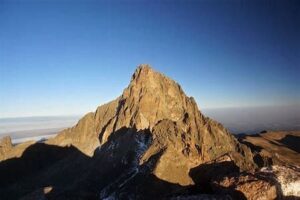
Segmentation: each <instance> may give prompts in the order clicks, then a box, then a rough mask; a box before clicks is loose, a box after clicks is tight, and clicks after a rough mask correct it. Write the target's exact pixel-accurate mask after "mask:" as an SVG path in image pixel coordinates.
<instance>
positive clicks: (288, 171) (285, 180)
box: [261, 165, 300, 197]
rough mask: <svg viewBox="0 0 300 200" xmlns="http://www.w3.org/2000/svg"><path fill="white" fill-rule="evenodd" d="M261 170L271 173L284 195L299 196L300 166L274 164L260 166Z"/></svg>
mask: <svg viewBox="0 0 300 200" xmlns="http://www.w3.org/2000/svg"><path fill="white" fill-rule="evenodd" d="M261 171H262V172H266V173H271V174H273V175H274V176H275V178H276V180H277V182H278V183H279V184H280V188H281V190H282V194H283V195H284V196H296V197H300V168H299V167H287V166H278V165H274V166H272V167H271V168H266V167H264V168H262V169H261Z"/></svg>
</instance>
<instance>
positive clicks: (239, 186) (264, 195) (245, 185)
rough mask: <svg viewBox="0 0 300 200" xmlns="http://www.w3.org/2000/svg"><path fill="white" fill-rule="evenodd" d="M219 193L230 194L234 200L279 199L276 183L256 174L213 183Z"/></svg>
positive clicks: (237, 176)
mask: <svg viewBox="0 0 300 200" xmlns="http://www.w3.org/2000/svg"><path fill="white" fill-rule="evenodd" d="M212 185H213V188H214V190H215V191H216V192H217V193H220V194H229V195H231V196H232V197H233V198H234V199H248V200H272V199H276V198H277V193H278V191H277V188H276V185H275V183H274V182H272V181H271V180H267V179H265V178H263V177H260V176H258V175H255V174H250V173H244V174H232V175H230V176H226V177H222V178H221V179H219V180H215V181H213V182H212Z"/></svg>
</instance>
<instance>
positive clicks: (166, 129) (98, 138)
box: [47, 65, 254, 185]
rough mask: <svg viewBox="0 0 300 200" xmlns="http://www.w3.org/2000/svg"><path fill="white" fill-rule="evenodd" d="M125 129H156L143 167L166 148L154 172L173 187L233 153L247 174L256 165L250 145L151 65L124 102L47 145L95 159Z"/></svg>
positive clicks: (123, 97)
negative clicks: (98, 150)
mask: <svg viewBox="0 0 300 200" xmlns="http://www.w3.org/2000/svg"><path fill="white" fill-rule="evenodd" d="M121 127H127V128H136V129H137V131H139V130H144V129H149V130H150V132H151V134H152V135H153V143H152V144H151V145H150V147H149V149H148V150H147V151H146V153H145V155H144V156H143V158H142V159H141V164H142V163H143V162H146V161H147V160H148V158H149V157H151V156H153V155H155V154H157V152H160V151H161V150H164V153H163V155H162V156H161V158H160V160H159V162H158V165H157V166H156V167H155V170H154V172H153V173H154V174H155V175H156V176H157V177H158V178H161V179H162V180H166V181H169V182H172V183H178V184H181V185H189V184H193V181H192V180H191V178H190V177H189V175H188V172H189V170H190V169H191V168H193V167H195V166H197V165H199V164H201V163H204V162H207V161H210V160H213V159H216V158H218V157H219V156H222V155H223V154H229V155H230V156H231V157H232V159H233V160H234V161H235V163H236V164H237V165H238V166H239V167H240V168H241V169H242V170H245V169H249V168H252V167H253V166H254V164H253V162H252V154H251V152H250V151H249V149H248V148H247V147H246V146H244V145H241V144H240V143H239V142H237V140H236V139H235V138H234V137H233V136H232V135H231V134H230V133H228V131H227V130H226V129H225V128H224V127H223V126H222V125H221V124H219V123H217V122H215V121H213V120H211V119H209V118H207V117H205V116H204V115H202V114H201V112H200V111H199V109H198V107H197V104H196V102H195V101H194V99H193V98H192V97H187V96H186V95H185V93H184V92H183V90H182V89H181V87H180V86H179V84H177V83H176V82H175V81H173V80H171V79H170V78H168V77H166V76H164V75H162V74H160V73H158V72H156V71H154V70H153V69H152V68H151V67H150V66H149V65H141V66H139V67H138V68H137V69H136V71H135V72H134V74H133V76H132V78H131V81H130V84H129V86H128V87H127V88H126V89H125V90H124V92H123V94H122V95H121V96H120V97H119V98H117V99H116V100H114V101H112V102H110V103H108V104H105V105H103V106H100V107H99V108H98V109H97V111H96V112H95V113H89V114H87V115H86V116H84V117H83V118H82V119H81V120H80V121H79V122H78V124H77V125H76V126H75V127H73V128H70V129H67V130H64V131H62V132H61V133H60V134H58V135H57V137H56V138H54V139H53V140H49V141H47V143H48V144H57V145H63V146H65V145H70V144H72V145H73V146H75V147H77V148H78V149H80V150H81V151H83V152H84V153H85V154H87V155H92V154H93V152H94V150H95V149H96V148H97V147H98V146H101V145H103V144H105V143H106V142H107V140H108V138H109V137H110V136H111V134H113V133H114V132H116V131H117V130H119V129H120V128H121ZM174 173H176V174H177V176H174Z"/></svg>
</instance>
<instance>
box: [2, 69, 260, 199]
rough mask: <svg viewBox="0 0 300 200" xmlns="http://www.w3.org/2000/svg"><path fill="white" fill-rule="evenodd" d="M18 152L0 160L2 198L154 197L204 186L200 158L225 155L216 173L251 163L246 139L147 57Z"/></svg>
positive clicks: (210, 159) (206, 180)
mask: <svg viewBox="0 0 300 200" xmlns="http://www.w3.org/2000/svg"><path fill="white" fill-rule="evenodd" d="M18 148H19V147H18V146H16V147H12V148H11V147H10V148H9V150H8V151H10V152H14V151H16V149H18ZM10 149H12V150H10ZM22 152H23V154H22V155H21V156H20V155H19V156H20V157H19V158H14V155H13V154H9V155H10V157H9V158H8V157H5V159H4V160H3V161H2V162H1V163H0V175H1V177H7V180H10V181H9V182H7V181H5V178H4V179H2V181H0V185H1V189H0V194H1V195H4V194H5V195H7V196H4V197H7V198H9V199H14V198H15V199H18V198H19V197H21V196H24V195H25V194H26V198H29V199H32V195H36V194H41V193H42V194H43V193H45V192H43V191H47V194H46V196H47V198H48V199H99V198H100V199H104V198H108V197H115V198H117V199H128V198H127V197H128V195H129V194H130V195H131V196H132V199H153V198H158V197H161V198H162V197H167V196H169V195H176V194H184V193H187V192H189V190H190V187H192V186H193V185H197V184H198V183H199V182H201V184H202V186H204V187H203V188H200V190H201V193H202V192H211V191H209V190H206V189H205V188H206V187H205V185H206V186H208V185H209V178H207V177H206V176H209V175H210V174H214V173H215V171H214V170H215V168H214V167H213V168H211V169H213V171H209V170H208V171H206V172H204V173H203V172H201V173H198V168H199V166H200V167H201V166H202V165H205V166H211V165H212V163H217V162H221V163H222V162H223V161H226V165H223V164H220V165H217V169H218V171H217V172H218V173H220V172H222V171H227V172H230V171H231V170H232V169H233V170H238V171H239V170H240V171H244V170H249V169H253V168H255V167H256V165H255V164H254V162H253V159H252V158H253V156H252V153H251V151H250V149H249V148H248V147H246V146H245V145H243V144H240V143H239V142H238V141H237V140H236V139H235V138H234V137H233V136H232V135H231V134H230V133H229V132H228V131H227V130H226V129H225V128H224V127H223V126H222V125H221V124H219V123H218V122H215V121H214V120H212V119H209V118H207V117H205V116H204V115H203V114H202V113H201V112H200V111H199V109H198V107H197V104H196V102H195V101H194V99H193V98H192V97H188V96H186V95H185V93H184V92H183V90H182V89H181V87H180V86H179V85H178V84H177V83H176V82H175V81H173V80H171V79H170V78H168V77H166V76H164V75H162V74H160V73H158V72H156V71H155V70H153V69H152V68H151V67H150V66H149V65H141V66H139V67H138V68H137V69H136V71H135V72H134V74H133V76H132V78H131V81H130V84H129V86H128V87H127V88H126V89H125V90H124V91H123V94H122V95H121V96H120V97H118V98H117V99H115V100H113V101H111V102H109V103H107V104H104V105H102V106H99V107H98V108H97V110H96V112H94V113H88V114H87V115H85V116H84V117H83V118H82V119H80V120H79V122H78V123H77V125H76V126H74V127H72V128H69V129H66V130H63V131H61V132H60V133H58V134H57V136H56V137H54V138H52V139H49V140H47V141H45V142H44V143H42V144H40V143H33V144H31V145H30V146H29V147H28V148H26V149H25V150H24V151H23V150H22ZM228 163H229V165H227V164H228ZM18 166H22V168H21V169H20V168H19V167H18ZM220 166H221V168H220ZM226 166H229V168H226V169H225V167H226ZM219 168H220V169H221V170H220V169H219ZM194 171H196V172H195V173H194ZM200 171H201V170H200ZM194 174H195V175H194ZM199 180H201V181H199ZM46 186H47V187H46ZM44 187H46V188H44ZM49 188H52V189H51V191H50V192H49V190H50V189H49ZM198 190H199V188H198V189H196V191H198ZM198 193H199V191H198ZM10 195H12V196H10ZM26 198H25V199H26Z"/></svg>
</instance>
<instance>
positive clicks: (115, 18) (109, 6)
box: [0, 0, 300, 118]
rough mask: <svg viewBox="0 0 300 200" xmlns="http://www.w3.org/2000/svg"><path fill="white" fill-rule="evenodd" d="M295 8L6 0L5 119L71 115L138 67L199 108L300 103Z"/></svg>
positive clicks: (0, 85)
mask: <svg viewBox="0 0 300 200" xmlns="http://www.w3.org/2000/svg"><path fill="white" fill-rule="evenodd" d="M299 10H300V3H299V1H297V0H295V1H289V0H282V1H233V0H229V1H216V0H213V1H203V0H202V1H143V0H142V1H89V0H86V1H71V0H70V1H55V0H53V1H46V0H41V1H38V0H36V1H14V0H9V1H3V0H0V118H1V117H18V116H39V115H73V114H82V113H86V112H89V111H94V110H95V109H96V107H97V106H98V105H100V104H102V103H105V102H107V101H109V100H112V99H114V98H116V97H117V96H118V95H120V94H121V93H122V91H123V89H124V88H125V87H126V86H127V85H128V83H129V80H130V77H131V75H132V73H133V71H134V69H135V68H136V66H137V65H138V64H140V63H149V64H150V65H152V66H153V67H154V68H155V69H156V70H157V71H161V72H163V73H165V74H166V75H168V76H169V77H172V78H173V79H175V80H176V81H177V82H179V83H180V84H181V85H182V87H183V89H184V90H185V91H186V93H187V94H188V95H190V96H194V97H195V99H196V100H197V102H198V104H199V107H200V108H215V107H232V106H233V107H249V106H266V105H271V106H274V105H289V104H296V103H297V102H300V82H299V77H300V69H299V68H300V39H299V35H300V11H299Z"/></svg>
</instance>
